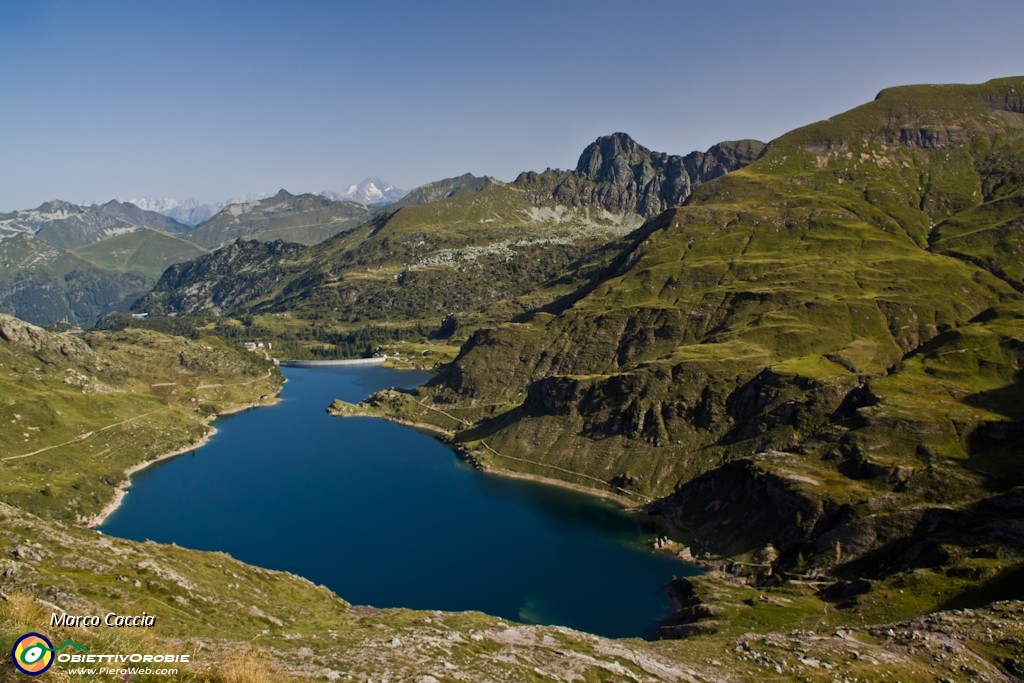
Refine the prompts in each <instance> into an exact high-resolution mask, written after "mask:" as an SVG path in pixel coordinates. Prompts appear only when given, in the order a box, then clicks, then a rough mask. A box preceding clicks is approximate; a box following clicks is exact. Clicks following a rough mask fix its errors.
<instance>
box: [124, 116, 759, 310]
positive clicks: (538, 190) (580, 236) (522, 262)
mask: <svg viewBox="0 0 1024 683" xmlns="http://www.w3.org/2000/svg"><path fill="white" fill-rule="evenodd" d="M763 148H764V144H763V143H761V142H757V141H752V140H748V141H741V142H725V143H721V144H719V145H715V146H714V147H712V148H711V149H710V150H708V151H707V152H693V153H691V154H689V155H687V156H685V157H683V156H675V155H669V154H663V153H659V152H652V151H651V150H649V149H647V148H645V147H643V146H642V145H639V144H638V143H636V142H635V141H634V140H633V139H632V138H630V137H629V136H628V135H626V134H624V133H616V134H614V135H610V136H606V137H602V138H599V139H598V140H596V141H595V142H594V143H592V144H591V145H589V146H588V147H587V148H586V149H585V150H584V151H583V153H582V155H581V157H580V162H579V164H578V165H577V169H576V170H575V171H558V170H547V171H545V172H543V173H532V172H527V173H523V174H521V175H520V176H519V178H517V179H516V181H515V182H513V183H502V182H500V181H497V180H495V179H493V178H489V177H477V176H473V175H471V174H464V175H462V176H458V177H456V178H447V179H444V180H439V181H436V182H433V183H429V184H427V185H424V186H422V187H419V188H417V189H415V190H413V191H412V192H410V193H409V194H408V195H406V196H405V197H404V198H403V199H401V200H399V201H396V202H394V203H393V204H390V205H388V206H386V207H382V208H380V209H378V212H377V213H376V214H374V215H373V217H372V220H366V221H364V222H363V224H362V225H359V226H358V227H357V226H352V228H351V229H347V230H337V231H336V233H337V234H335V235H334V236H333V237H331V238H330V239H326V240H324V241H321V242H319V243H316V244H314V245H313V246H311V247H310V248H308V249H306V250H293V249H270V248H267V247H266V246H265V245H256V244H248V245H243V244H230V245H227V246H225V247H222V248H221V249H219V250H217V251H216V252H214V253H213V254H210V255H207V256H203V257H200V258H199V259H197V260H196V261H192V262H190V263H187V264H178V265H175V266H174V267H172V268H170V269H168V270H167V272H166V273H164V275H163V277H161V279H160V282H159V283H158V284H157V285H156V287H155V289H154V291H153V292H152V293H151V294H149V295H148V296H147V297H145V298H144V299H142V300H140V301H139V302H138V303H137V304H136V306H135V309H136V310H138V311H140V312H141V311H144V312H147V313H150V314H153V315H166V314H174V315H180V314H188V313H213V314H231V315H234V314H239V313H246V314H252V313H261V312H276V311H283V310H289V311H305V312H309V313H310V314H311V315H313V314H315V313H317V312H322V311H324V310H329V311H331V316H332V317H335V318H336V319H339V320H399V319H400V320H419V319H423V318H429V319H434V320H435V324H436V320H439V319H440V318H441V317H444V316H445V315H446V314H455V315H466V314H474V312H478V311H480V310H481V309H483V308H486V307H489V306H494V305H497V302H501V301H506V300H509V299H512V298H514V297H517V296H520V295H523V294H525V293H527V292H530V291H532V290H534V289H536V288H537V287H539V286H540V285H541V284H543V283H544V282H547V281H549V280H553V279H557V278H562V277H570V274H571V273H572V272H573V271H574V266H573V264H574V262H576V261H577V260H578V259H580V258H581V257H582V256H584V254H586V253H587V252H588V251H590V250H593V249H597V248H599V247H601V245H604V244H606V243H608V242H609V241H611V240H614V239H616V238H619V237H621V236H623V235H625V234H626V233H628V232H630V231H631V230H632V229H634V228H636V227H637V226H639V225H640V224H641V223H642V222H643V220H644V217H645V215H647V214H648V213H650V212H654V211H658V210H660V209H659V207H661V206H665V205H667V204H669V203H670V202H675V203H681V202H682V201H684V200H685V199H686V196H687V195H688V194H689V192H690V191H691V190H692V188H694V187H697V186H699V185H700V184H701V183H703V182H705V180H707V179H711V178H716V177H718V176H721V175H724V174H725V173H728V172H729V171H733V170H736V169H738V168H741V167H743V166H744V165H746V164H748V163H750V162H751V161H753V160H754V159H755V158H756V157H757V155H758V154H759V153H760V152H761V150H762V149H763ZM302 197H303V198H306V199H304V200H302V201H303V202H304V203H303V204H302V206H299V205H298V202H299V200H300V198H299V197H295V196H293V195H288V193H285V192H284V191H282V192H281V193H279V194H278V195H276V196H275V197H274V198H272V199H268V200H263V201H261V202H257V203H256V204H255V205H253V206H252V211H253V212H254V214H255V215H256V216H258V217H257V218H254V219H249V218H247V217H246V216H247V214H245V213H242V209H241V208H237V209H235V208H232V209H231V211H229V210H228V209H225V210H224V211H222V212H221V213H220V214H218V215H217V216H216V217H215V218H214V219H212V220H210V221H208V222H206V223H204V224H203V225H201V226H199V227H198V228H196V229H195V230H193V231H192V232H190V233H189V237H190V238H192V239H195V240H196V241H197V242H198V243H200V244H202V245H204V246H207V247H210V248H212V247H213V246H216V245H217V244H224V240H225V238H226V237H227V238H233V237H234V235H235V233H233V232H232V229H233V228H237V229H238V230H239V233H240V232H241V230H242V229H243V228H245V227H246V226H252V225H256V223H257V222H258V221H263V220H268V221H269V220H271V219H274V220H275V221H276V222H275V225H277V226H282V223H281V222H280V220H279V217H280V216H284V215H287V216H289V217H290V218H289V219H290V220H292V221H294V222H295V224H296V225H301V226H304V227H305V228H309V227H312V226H319V225H322V224H324V223H325V222H327V221H325V216H326V213H325V212H326V211H328V210H331V211H333V210H337V208H338V207H342V206H348V207H354V206H355V207H358V208H360V209H362V210H363V211H366V212H367V215H368V217H369V209H367V208H366V207H361V206H359V205H355V204H350V203H334V204H330V203H326V202H327V200H325V199H323V198H320V197H315V196H313V195H302ZM322 202H323V203H325V204H321V203H322ZM279 205H280V206H281V207H283V206H285V205H287V206H289V207H290V208H289V209H287V211H285V210H284V209H283V208H275V207H278V206H279ZM229 208H230V207H229ZM232 212H236V213H237V215H229V214H231V213H232ZM328 224H329V223H328ZM215 227H216V228H217V232H216V236H214V237H210V238H206V237H205V236H203V239H197V237H198V236H197V233H198V232H200V231H205V230H207V229H210V230H213V229H214V228H215ZM278 229H279V230H280V231H279V233H278V234H280V235H281V236H282V237H283V238H285V239H287V238H288V237H289V236H290V235H289V233H288V232H287V231H285V230H281V229H280V228H278ZM254 235H255V236H257V237H259V238H260V239H261V240H264V241H265V240H266V237H267V236H268V235H269V233H268V232H267V231H266V230H260V231H258V232H250V233H249V235H248V237H252V236H254ZM239 236H241V234H239ZM292 241H296V240H292ZM306 244H310V242H307V243H306ZM556 291H557V290H556V289H550V290H549V291H548V293H546V294H545V296H552V292H556Z"/></svg>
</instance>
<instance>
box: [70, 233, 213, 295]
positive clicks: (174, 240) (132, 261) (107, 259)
mask: <svg viewBox="0 0 1024 683" xmlns="http://www.w3.org/2000/svg"><path fill="white" fill-rule="evenodd" d="M205 253H207V252H206V250H205V249H202V248H201V247H199V246H197V245H195V244H193V243H192V242H188V241H186V240H183V239H181V238H178V237H173V236H171V235H168V234H166V233H163V232H157V231H156V230H148V229H141V230H136V231H135V232H129V233H126V234H124V235H117V236H116V237H111V238H109V239H105V240H103V241H101V242H93V243H92V244H89V245H87V246H84V247H79V248H78V249H75V254H76V255H78V256H81V257H82V258H84V259H85V260H86V261H89V262H90V263H94V264H95V265H97V266H99V267H101V268H106V269H108V270H116V271H121V272H125V273H139V274H141V275H144V276H146V277H147V278H150V279H152V280H153V281H154V282H155V281H156V280H157V279H159V278H160V276H161V275H162V274H163V272H164V271H165V270H167V267H168V266H170V265H173V264H175V263H182V262H184V261H190V260H192V259H194V258H197V257H198V256H201V255H202V254H205Z"/></svg>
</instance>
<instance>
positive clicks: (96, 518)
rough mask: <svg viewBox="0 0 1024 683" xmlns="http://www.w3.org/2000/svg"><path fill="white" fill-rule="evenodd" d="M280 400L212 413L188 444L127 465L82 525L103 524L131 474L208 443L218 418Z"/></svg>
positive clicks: (121, 499)
mask: <svg viewBox="0 0 1024 683" xmlns="http://www.w3.org/2000/svg"><path fill="white" fill-rule="evenodd" d="M280 400H281V399H280V397H279V396H273V397H271V398H268V399H266V400H263V401H255V402H252V403H246V404H243V405H238V406H234V407H231V408H227V409H226V410H223V411H221V412H219V413H217V414H216V415H214V416H213V417H212V418H210V419H208V420H206V426H207V431H206V433H205V434H203V436H201V437H200V438H199V439H198V440H197V441H195V442H193V443H191V444H189V445H188V446H182V447H181V448H178V449H176V450H173V451H169V452H167V453H163V454H161V455H158V456H157V457H155V458H152V459H150V460H143V461H142V462H138V463H135V464H134V465H132V466H131V467H128V468H127V469H126V470H125V471H124V478H123V479H122V480H121V481H120V482H119V483H118V484H117V486H115V487H114V497H113V498H111V500H110V501H109V502H108V503H107V504H106V505H104V506H103V508H102V509H101V510H100V511H99V512H97V513H96V514H95V515H93V516H92V517H90V518H88V519H87V520H86V521H85V522H84V523H83V525H82V526H84V527H86V528H88V529H96V528H97V527H100V526H103V524H104V523H105V522H106V521H107V519H108V518H109V517H110V515H112V514H114V512H115V511H116V510H117V509H118V508H119V507H121V504H122V503H123V502H124V499H125V496H127V495H128V489H130V488H131V486H132V475H134V474H138V473H139V472H141V471H142V470H144V469H146V468H147V467H150V466H152V465H155V464H157V463H158V462H163V461H164V460H170V459H171V458H176V457H178V456H179V455H185V454H186V453H191V452H193V451H195V450H196V449H199V448H202V447H203V446H205V445H206V444H208V443H209V442H210V439H212V438H213V437H214V435H215V434H216V433H217V428H216V427H214V426H213V423H214V422H215V421H216V420H217V419H218V418H221V417H227V416H229V415H234V414H236V413H241V412H243V411H245V410H249V409H250V408H265V407H268V406H272V405H274V404H275V403H277V402H278V401H280Z"/></svg>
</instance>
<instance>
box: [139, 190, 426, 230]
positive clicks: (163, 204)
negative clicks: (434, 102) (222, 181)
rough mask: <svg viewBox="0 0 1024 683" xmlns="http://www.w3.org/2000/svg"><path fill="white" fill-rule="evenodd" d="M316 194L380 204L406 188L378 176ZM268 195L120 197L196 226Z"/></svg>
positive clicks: (404, 193)
mask: <svg viewBox="0 0 1024 683" xmlns="http://www.w3.org/2000/svg"><path fill="white" fill-rule="evenodd" d="M315 194H318V195H320V196H321V197H326V198H327V199H330V200H331V201H336V202H337V201H345V202H354V203H356V204H363V205H365V206H383V205H386V204H390V203H392V202H395V201H398V200H399V199H401V198H402V197H404V196H405V195H406V194H408V190H402V189H400V188H397V187H395V186H394V185H392V184H391V183H389V182H387V181H384V180H381V179H380V178H366V179H365V180H363V181H362V182H361V183H359V184H358V185H349V186H348V187H347V188H345V190H344V191H343V192H337V191H335V190H321V191H320V192H317V193H315ZM267 197H268V195H267V193H266V192H259V193H249V194H245V195H242V196H240V197H233V198H231V199H225V200H223V201H218V202H206V203H203V202H200V201H199V200H196V199H191V198H189V199H171V198H167V197H165V198H153V197H134V198H131V199H125V200H122V201H124V202H127V203H131V204H134V205H135V206H137V207H139V208H141V209H145V210H147V211H155V212H156V213H160V214H163V215H165V216H169V217H170V218H173V219H174V220H176V221H178V222H180V223H184V224H185V225H188V226H192V227H195V226H197V225H199V224H200V223H202V222H203V221H207V220H209V219H210V218H212V217H213V216H215V215H217V213H219V212H220V211H222V210H223V209H224V208H226V207H228V206H230V205H232V204H252V203H253V202H258V201H260V200H261V199H266V198H267Z"/></svg>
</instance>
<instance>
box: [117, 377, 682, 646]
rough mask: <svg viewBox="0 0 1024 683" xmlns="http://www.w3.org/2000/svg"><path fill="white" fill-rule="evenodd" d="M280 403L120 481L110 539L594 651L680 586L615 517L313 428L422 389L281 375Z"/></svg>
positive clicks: (357, 427)
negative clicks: (161, 546) (125, 486)
mask: <svg viewBox="0 0 1024 683" xmlns="http://www.w3.org/2000/svg"><path fill="white" fill-rule="evenodd" d="M284 374H285V376H286V377H287V379H288V382H287V383H286V384H285V386H284V391H283V392H282V395H281V398H282V400H281V401H280V402H279V403H278V404H277V405H274V406H272V407H268V408H256V409H252V410H248V411H246V412H243V413H239V414H237V415H232V416H230V417H226V418H223V419H220V420H218V421H217V423H216V425H217V430H218V431H217V434H216V435H214V437H213V438H212V439H211V441H210V442H209V443H208V444H207V445H205V446H203V447H201V448H199V449H197V450H195V451H193V452H192V453H191V454H186V455H182V456H179V457H177V458H173V459H170V460H166V461H163V462H161V463H158V464H157V465H154V466H153V467H150V468H148V469H146V470H144V471H143V472H140V473H139V474H137V475H136V476H135V477H134V478H133V483H132V487H131V489H130V490H129V492H128V495H127V496H126V497H125V499H124V503H123V504H122V505H121V507H120V508H118V509H117V510H116V511H115V512H114V514H112V515H111V516H110V517H109V518H108V519H107V521H106V522H105V523H104V524H103V526H102V527H101V530H102V531H103V532H104V533H106V534H109V535H113V536H122V537H126V538H133V539H138V540H143V539H152V540H154V541H159V542H163V543H171V542H174V543H177V544H178V545H181V546H186V547H189V548H198V549H201V550H220V551H225V552H227V553H229V554H231V555H232V556H233V557H236V558H238V559H240V560H243V561H245V562H249V563H252V564H256V565H260V566H262V567H268V568H272V569H280V570H286V571H289V572H292V573H295V574H299V575H300V576H304V577H306V578H307V579H310V580H311V581H314V582H316V583H321V584H324V585H326V586H327V587H329V588H331V589H332V590H333V591H335V592H336V593H337V594H338V595H340V596H341V597H343V598H344V599H346V600H348V601H349V602H352V603H354V604H365V605H374V606H376V607H410V608H415V609H430V610H447V611H462V610H479V611H482V612H487V613H489V614H492V615H495V616H499V617H503V618H506V619H510V620H514V621H519V622H525V623H536V624H559V625H563V626H569V627H572V628H576V629H580V630H583V631H589V632H591V633H596V634H600V635H604V636H609V637H636V636H651V635H653V633H654V630H655V629H656V627H657V622H658V621H659V620H660V619H661V618H662V617H664V616H666V615H667V614H668V613H669V612H670V611H671V605H670V603H669V601H668V597H667V594H666V590H665V589H666V585H667V583H668V581H669V580H670V579H671V578H672V577H673V576H683V575H692V574H694V573H696V569H695V568H694V567H692V566H690V565H687V564H684V563H682V562H679V561H677V560H675V559H674V558H671V557H668V556H665V555H659V554H656V553H654V552H652V551H651V550H650V549H649V547H648V545H646V543H645V541H647V540H649V538H650V534H651V533H652V530H650V529H644V528H643V527H642V524H641V522H640V521H639V520H637V519H636V518H634V517H632V516H630V515H628V514H626V513H625V512H624V511H622V510H620V509H619V508H617V507H616V506H615V505H614V504H612V503H610V502H608V501H604V500H602V499H600V498H595V497H592V496H588V495H585V494H582V493H576V492H574V491H570V490H567V489H562V488H559V487H554V486H548V485H544V484H538V483H535V482H530V481H524V480H519V479H511V478H507V477H501V476H497V475H494V474H483V473H480V472H477V471H475V470H474V469H472V468H471V467H469V466H468V465H466V464H465V463H463V462H462V461H460V460H459V459H458V458H457V457H456V456H455V454H454V453H453V452H452V451H451V450H450V449H449V448H448V447H446V446H444V445H443V444H441V443H439V442H437V441H436V440H434V439H432V438H431V437H429V436H426V435H425V434H421V433H419V432H417V431H415V430H413V429H410V428H408V427H403V426H401V425H397V424H393V423H390V422H387V421H384V420H379V419H372V418H337V417H332V416H330V415H328V414H327V413H326V408H327V406H328V405H329V404H330V403H331V401H332V400H334V399H335V398H342V399H345V400H347V401H353V402H354V401H358V400H360V399H362V398H365V397H366V396H367V395H369V394H370V393H372V392H374V391H377V390H379V389H384V388H387V387H389V386H398V387H406V388H408V387H414V386H416V385H418V384H420V383H422V382H424V381H426V380H427V379H428V378H429V376H430V375H429V374H428V373H425V372H413V371H397V370H391V369H387V368H383V367H379V366H371V367H367V366H362V367H351V366H350V367H322V368H285V369H284Z"/></svg>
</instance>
